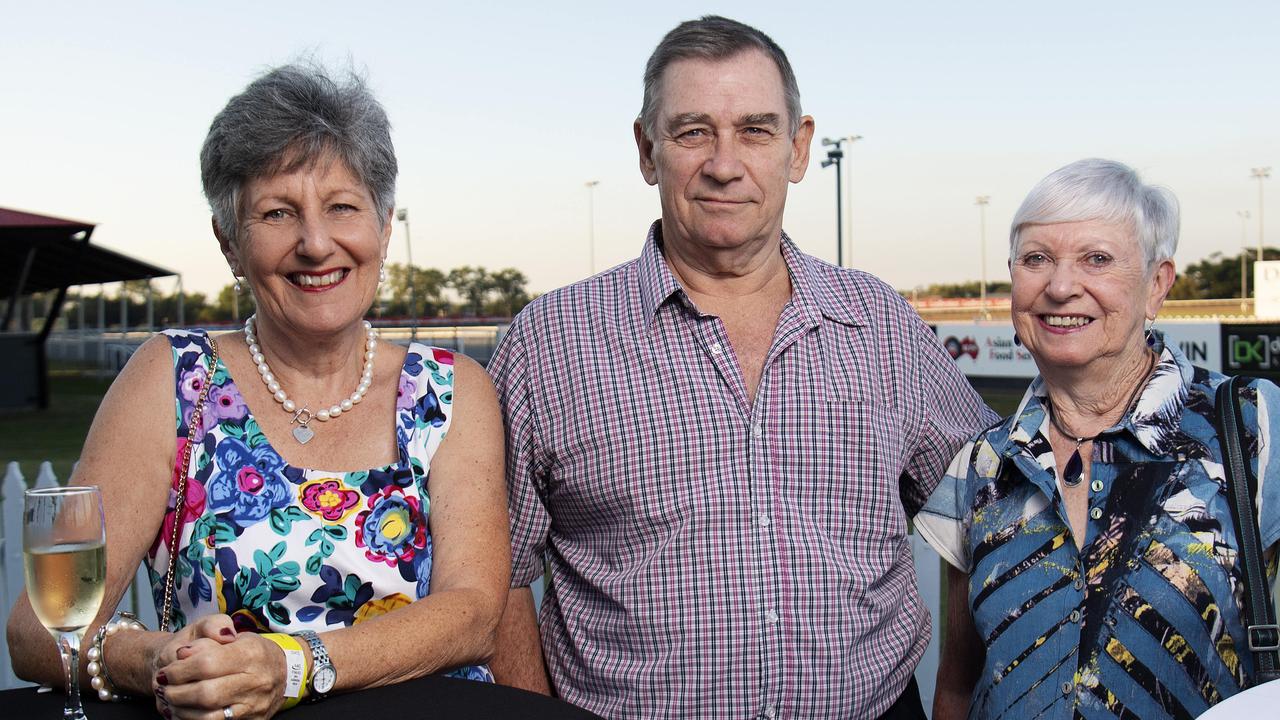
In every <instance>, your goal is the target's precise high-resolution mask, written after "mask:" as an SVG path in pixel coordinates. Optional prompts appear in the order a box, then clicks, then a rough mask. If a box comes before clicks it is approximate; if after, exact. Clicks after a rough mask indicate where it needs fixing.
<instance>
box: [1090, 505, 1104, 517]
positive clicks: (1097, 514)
mask: <svg viewBox="0 0 1280 720" xmlns="http://www.w3.org/2000/svg"><path fill="white" fill-rule="evenodd" d="M1089 517H1091V518H1093V519H1094V520H1101V519H1102V508H1097V507H1096V508H1094V509H1092V510H1090V511H1089Z"/></svg>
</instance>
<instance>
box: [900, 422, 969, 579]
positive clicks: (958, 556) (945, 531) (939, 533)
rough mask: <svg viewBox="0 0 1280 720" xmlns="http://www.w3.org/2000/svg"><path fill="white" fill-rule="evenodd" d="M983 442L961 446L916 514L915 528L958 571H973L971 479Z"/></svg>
mask: <svg viewBox="0 0 1280 720" xmlns="http://www.w3.org/2000/svg"><path fill="white" fill-rule="evenodd" d="M979 442H980V441H970V442H967V443H965V444H964V446H963V447H961V448H960V452H958V453H956V455H955V457H954V458H953V459H952V460H951V465H950V466H949V467H948V468H947V471H946V473H945V474H944V475H943V476H942V479H941V480H940V481H939V482H938V486H937V487H936V488H934V490H933V493H932V494H931V495H930V496H929V499H928V501H927V502H925V504H924V507H922V508H920V512H919V513H917V514H916V517H915V529H916V532H918V533H920V537H922V538H924V539H925V542H927V543H929V545H930V547H932V548H933V549H934V550H935V551H937V553H938V554H939V555H941V556H942V559H944V560H946V561H947V562H948V563H950V564H951V565H953V566H954V567H955V568H956V569H957V570H961V571H963V572H966V573H967V572H969V571H970V570H971V569H972V568H971V567H970V565H971V558H970V556H969V543H968V537H969V523H970V519H971V517H972V515H971V513H970V512H969V501H968V497H969V493H968V492H967V489H968V480H969V478H971V477H973V475H974V457H975V455H976V449H977V446H978V444H979Z"/></svg>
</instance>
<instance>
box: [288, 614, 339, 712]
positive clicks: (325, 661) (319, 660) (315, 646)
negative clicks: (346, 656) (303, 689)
mask: <svg viewBox="0 0 1280 720" xmlns="http://www.w3.org/2000/svg"><path fill="white" fill-rule="evenodd" d="M297 636H298V637H300V638H302V639H303V640H305V641H306V642H307V645H308V646H310V647H311V673H310V674H309V677H308V678H307V691H308V694H309V695H310V696H311V699H312V700H322V699H324V697H325V696H327V695H328V694H329V693H327V692H320V691H319V690H317V689H316V678H317V677H318V676H319V675H320V671H321V670H322V669H328V670H329V671H330V672H331V673H334V674H336V671H335V670H334V669H333V662H332V661H331V660H330V659H329V651H328V650H326V649H325V647H324V641H323V640H321V639H320V636H319V635H317V634H316V632H315V631H314V630H303V631H302V632H300V633H297Z"/></svg>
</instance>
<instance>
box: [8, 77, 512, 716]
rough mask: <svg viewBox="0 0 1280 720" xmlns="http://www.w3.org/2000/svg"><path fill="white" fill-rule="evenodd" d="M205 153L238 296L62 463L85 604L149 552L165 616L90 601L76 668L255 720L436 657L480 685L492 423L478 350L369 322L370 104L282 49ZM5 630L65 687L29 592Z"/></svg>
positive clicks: (108, 410)
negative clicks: (84, 507) (238, 313)
mask: <svg viewBox="0 0 1280 720" xmlns="http://www.w3.org/2000/svg"><path fill="white" fill-rule="evenodd" d="M200 163H201V173H202V178H203V181H204V189H205V193H206V195H207V197H208V199H209V204H210V205H211V206H212V209H213V232H214V234H215V235H216V236H217V238H218V241H219V243H220V244H221V248H222V251H223V253H224V254H225V256H226V258H227V262H228V263H229V265H230V267H231V271H232V273H233V274H234V275H235V277H236V280H237V284H241V283H243V284H245V285H247V286H248V288H249V290H250V291H251V292H252V293H253V296H254V299H255V301H256V305H257V314H256V315H255V316H253V317H251V318H249V320H248V322H246V323H245V326H244V330H243V331H242V332H234V333H226V334H221V335H217V336H209V335H208V334H206V333H204V332H202V331H195V332H192V331H186V330H170V331H167V332H165V333H164V334H163V335H160V336H157V337H155V338H153V339H151V340H150V341H148V342H147V343H146V344H145V345H143V346H142V347H141V348H140V349H139V350H138V351H137V353H135V354H134V356H133V358H132V360H130V362H129V364H128V366H127V367H126V368H125V370H124V371H123V372H122V373H121V375H120V376H119V378H117V380H116V381H115V383H114V384H113V386H112V388H111V390H110V392H109V393H108V394H107V396H106V398H105V399H104V400H103V403H102V406H101V408H100V409H99V411H98V414H97V417H96V418H95V419H94V423H93V427H92V429H91V430H90V433H89V437H88V439H87V441H86V444H85V447H84V453H83V455H82V459H81V462H80V464H79V466H78V467H77V469H76V472H75V474H74V476H73V478H72V482H73V483H75V484H81V485H98V486H100V487H101V489H102V495H103V503H104V507H105V512H106V522H107V528H108V530H107V556H108V557H109V558H110V561H109V567H108V572H107V591H106V597H105V602H104V603H103V605H102V607H103V613H109V612H110V609H111V608H114V607H115V606H116V604H117V602H118V601H119V599H120V597H121V595H122V594H123V593H124V591H125V590H126V589H127V588H128V586H129V584H130V581H131V580H132V579H133V577H134V573H135V571H136V570H137V568H138V564H139V562H140V561H144V560H145V562H146V563H147V565H148V567H149V568H150V570H151V577H152V578H153V585H154V595H155V602H156V606H157V609H158V610H159V614H160V617H161V618H162V622H163V623H164V626H165V628H164V631H160V630H152V631H148V630H145V629H143V628H141V627H140V624H139V623H137V622H136V621H135V620H134V619H132V618H128V617H124V618H117V619H114V620H111V621H110V622H107V620H108V618H106V617H101V616H100V617H99V618H97V620H96V621H95V622H94V623H93V624H92V625H91V626H90V629H89V630H88V634H89V636H90V637H93V638H94V641H93V644H92V647H91V648H89V649H88V651H87V653H86V655H87V658H88V660H90V661H91V662H88V663H87V665H86V667H85V668H84V672H85V673H86V674H87V679H88V680H89V681H90V683H91V684H92V686H93V688H94V689H95V690H97V691H98V694H99V695H100V697H101V698H102V699H115V698H117V697H120V696H123V695H125V694H129V695H142V694H147V695H150V694H154V696H155V699H156V706H157V708H158V709H159V710H160V712H161V714H163V715H164V716H165V717H178V718H259V717H269V716H271V715H273V714H274V713H275V712H277V711H278V710H280V709H281V708H287V707H290V706H292V705H293V704H296V703H297V702H298V701H299V700H300V699H302V698H304V697H308V698H310V699H315V700H318V699H321V698H323V697H325V696H326V695H327V694H329V693H331V692H344V691H350V690H356V689H360V688H368V687H373V686H377V685H388V684H391V683H396V682H399V681H403V680H407V679H410V678H414V677H418V676H422V675H427V674H433V673H438V672H450V673H451V674H454V675H455V676H461V677H466V678H472V679H477V680H487V681H491V680H492V677H491V675H490V673H489V671H488V669H487V667H485V665H484V663H485V662H486V661H487V659H488V657H489V655H490V654H491V653H492V647H493V634H494V630H495V627H496V625H497V621H498V618H499V617H500V616H501V614H502V610H503V604H504V601H505V598H506V588H507V580H508V574H509V572H510V558H509V552H510V551H509V542H508V539H507V518H506V502H505V488H504V483H503V476H502V473H503V451H502V445H503V440H502V432H503V431H502V420H501V417H500V415H499V412H498V407H497V402H496V398H495V395H494V391H493V388H492V385H491V384H490V382H489V379H488V375H487V374H486V373H485V371H484V370H483V369H482V368H481V367H480V366H479V365H477V364H476V363H475V362H473V361H471V360H469V359H468V358H466V357H464V356H460V355H459V356H454V355H453V354H452V353H450V352H448V351H447V350H443V349H440V348H433V347H428V346H424V345H418V344H414V345H411V346H409V347H408V349H407V350H406V349H405V348H404V347H401V346H399V345H395V344H392V343H389V342H387V341H384V340H381V339H379V338H378V333H377V331H376V330H374V329H373V328H372V327H371V326H370V324H369V323H368V322H367V321H365V320H364V317H365V315H366V313H367V312H368V311H369V308H370V306H371V304H372V303H373V300H374V298H375V297H376V295H377V291H378V284H379V282H381V281H382V280H384V279H385V278H384V277H381V276H382V265H383V262H384V259H385V257H386V252H387V242H388V240H389V238H390V234H391V220H392V212H393V207H394V196H395V178H396V158H395V153H394V151H393V148H392V144H391V134H390V125H389V123H388V121H387V117H386V114H385V113H384V111H383V109H382V107H381V105H379V104H378V102H377V101H376V100H375V99H374V98H373V96H372V95H371V94H370V93H369V91H368V89H367V88H366V87H365V86H364V84H363V82H362V81H361V80H360V79H358V78H355V77H351V78H346V79H337V80H336V79H334V78H332V77H330V76H329V75H328V74H326V73H325V72H324V71H323V70H321V69H318V68H314V67H308V66H302V65H291V66H285V67H280V68H277V69H274V70H272V71H270V72H268V73H266V74H265V75H263V76H262V77H260V78H258V79H257V80H255V81H254V82H253V83H251V84H250V85H249V86H248V88H247V89H246V90H245V91H244V92H243V93H241V94H240V95H237V96H236V97H234V98H232V99H231V100H230V102H229V103H228V104H227V106H226V108H224V109H223V110H222V112H220V113H219V114H218V116H217V117H216V118H215V119H214V121H213V124H212V127H210V129H209V134H208V137H207V138H206V140H205V144H204V148H203V150H202V152H201V154H200ZM446 433H447V437H446ZM97 628H101V629H100V630H98V631H97V632H96V633H95V629H97ZM8 630H9V638H10V648H11V651H12V654H13V658H14V668H15V670H16V672H17V673H18V674H19V675H20V676H21V677H24V678H27V679H30V680H35V681H39V682H45V683H51V684H52V683H59V682H60V673H59V669H60V665H59V661H58V654H57V650H56V648H55V647H54V645H53V643H52V641H51V639H50V636H49V633H48V632H47V631H45V630H44V628H43V627H41V625H40V623H39V622H38V621H37V620H36V617H35V615H34V614H33V612H32V609H31V605H30V602H29V600H28V599H27V598H26V597H24V598H22V599H21V600H20V601H19V603H18V606H17V608H16V610H15V611H14V613H13V614H12V615H11V617H10V619H9V626H8Z"/></svg>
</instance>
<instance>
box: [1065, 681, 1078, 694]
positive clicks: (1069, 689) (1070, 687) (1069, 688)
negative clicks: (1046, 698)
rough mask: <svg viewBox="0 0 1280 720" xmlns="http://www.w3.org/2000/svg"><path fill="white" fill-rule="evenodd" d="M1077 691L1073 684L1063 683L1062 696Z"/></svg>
mask: <svg viewBox="0 0 1280 720" xmlns="http://www.w3.org/2000/svg"><path fill="white" fill-rule="evenodd" d="M1075 689H1076V686H1075V685H1072V684H1071V683H1069V682H1064V683H1062V694H1063V695H1070V694H1071V693H1072V692H1074V691H1075Z"/></svg>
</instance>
